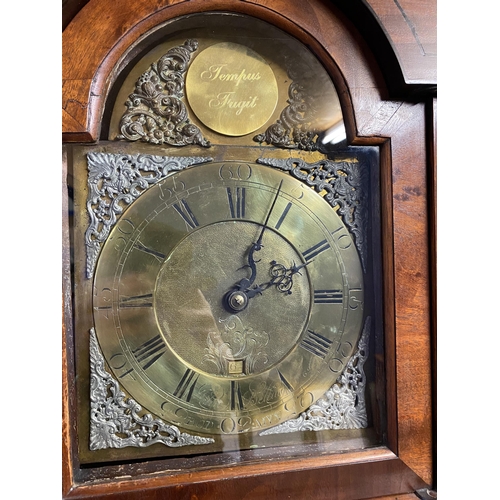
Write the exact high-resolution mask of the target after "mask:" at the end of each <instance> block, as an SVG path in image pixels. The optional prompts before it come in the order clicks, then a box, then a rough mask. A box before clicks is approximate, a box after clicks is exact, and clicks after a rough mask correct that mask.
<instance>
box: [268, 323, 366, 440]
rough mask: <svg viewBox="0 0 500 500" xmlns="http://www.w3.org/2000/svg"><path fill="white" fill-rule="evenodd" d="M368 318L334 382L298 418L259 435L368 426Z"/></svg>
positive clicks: (363, 427)
mask: <svg viewBox="0 0 500 500" xmlns="http://www.w3.org/2000/svg"><path fill="white" fill-rule="evenodd" d="M370 328H371V318H369V317H368V318H366V321H365V325H364V328H363V333H362V335H361V338H360V339H359V343H358V349H357V351H356V353H355V354H354V355H353V357H352V358H351V359H350V360H349V362H348V364H347V366H346V368H345V370H344V372H343V373H342V375H341V376H340V377H339V379H338V380H337V382H335V384H333V386H332V387H331V388H330V389H328V391H326V393H325V395H324V396H323V397H322V398H320V399H318V401H316V402H315V403H314V404H312V405H311V406H310V407H309V408H308V409H307V411H305V412H303V413H301V414H300V416H299V417H297V418H294V419H292V420H288V421H286V422H283V423H282V424H280V425H277V426H276V427H271V428H270V429H267V430H265V431H263V432H261V433H260V435H261V436H263V435H268V434H283V433H287V432H298V431H322V430H327V429H330V430H337V429H365V428H366V427H367V426H368V418H367V415H366V403H365V387H366V376H365V374H364V371H363V366H364V364H365V361H366V360H367V358H368V341H369V338H370Z"/></svg>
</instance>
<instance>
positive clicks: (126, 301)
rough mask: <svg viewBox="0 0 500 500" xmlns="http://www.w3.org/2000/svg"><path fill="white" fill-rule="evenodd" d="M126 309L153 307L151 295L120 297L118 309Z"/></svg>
mask: <svg viewBox="0 0 500 500" xmlns="http://www.w3.org/2000/svg"><path fill="white" fill-rule="evenodd" d="M128 307H153V294H152V293H146V294H145V295H133V296H132V297H125V296H121V297H120V304H119V308H120V309H126V308H128Z"/></svg>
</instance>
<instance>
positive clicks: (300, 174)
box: [257, 158, 368, 270]
mask: <svg viewBox="0 0 500 500" xmlns="http://www.w3.org/2000/svg"><path fill="white" fill-rule="evenodd" d="M257 163H262V164H264V165H269V166H272V167H275V168H279V169H281V170H285V171H287V172H290V174H292V175H293V176H294V177H295V178H297V179H299V180H301V181H302V182H304V183H305V184H307V185H308V186H311V187H312V188H313V189H314V190H315V191H316V192H317V193H320V194H322V196H323V197H324V199H325V200H326V201H327V202H328V203H329V204H330V205H331V206H332V207H333V208H338V210H337V211H338V213H339V214H340V215H341V216H342V221H343V222H344V224H345V225H346V226H347V227H348V228H349V231H350V232H351V234H352V235H353V236H354V242H355V244H356V248H357V249H358V252H359V254H360V258H361V262H362V265H363V270H366V259H367V252H368V249H367V241H366V238H365V235H366V230H367V224H368V209H367V196H368V195H367V193H368V189H367V180H368V171H367V169H365V168H363V167H362V166H361V165H360V164H359V162H357V161H332V160H321V161H318V162H315V163H307V162H305V161H304V160H301V159H298V158H288V159H276V158H260V159H258V160H257Z"/></svg>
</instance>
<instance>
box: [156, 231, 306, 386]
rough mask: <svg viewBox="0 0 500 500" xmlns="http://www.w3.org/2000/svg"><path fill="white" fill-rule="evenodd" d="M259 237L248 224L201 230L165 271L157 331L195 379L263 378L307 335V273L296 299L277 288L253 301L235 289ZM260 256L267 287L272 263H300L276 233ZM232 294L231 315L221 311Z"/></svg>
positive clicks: (174, 254)
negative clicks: (207, 376)
mask: <svg viewBox="0 0 500 500" xmlns="http://www.w3.org/2000/svg"><path fill="white" fill-rule="evenodd" d="M261 229H262V226H261V225H259V224H255V223H252V222H246V221H237V222H236V221H228V222H218V223H215V224H211V225H208V226H205V227H202V228H200V229H199V230H197V231H194V232H192V233H190V234H189V235H188V236H187V237H186V238H184V239H183V240H182V241H181V242H180V243H179V244H178V245H177V246H176V248H174V250H173V251H172V252H171V254H170V255H169V257H168V259H167V260H166V261H165V263H164V264H163V266H162V268H161V269H160V272H159V274H158V278H157V281H156V287H155V291H154V309H155V314H156V318H157V322H158V326H159V328H160V330H161V332H162V334H163V337H164V339H165V341H166V342H167V343H168V344H169V345H170V347H171V348H172V350H173V351H174V352H175V353H176V354H177V356H179V357H180V358H181V359H182V361H183V363H185V364H186V365H187V366H190V367H192V368H193V369H195V370H197V371H200V372H204V373H207V374H210V375H215V376H221V377H225V376H234V375H239V376H245V375H255V374H257V373H262V372H263V371H266V370H269V369H270V368H272V367H273V366H275V365H276V364H277V363H279V362H280V361H281V360H282V359H283V358H284V357H286V356H287V354H288V353H289V351H290V349H291V348H293V346H295V345H296V343H297V341H298V339H299V337H300V336H301V334H302V332H303V330H304V328H305V325H306V322H307V320H308V317H309V311H310V307H311V290H310V285H309V280H308V276H307V273H303V274H302V275H301V276H298V277H297V279H296V280H295V283H294V287H293V293H291V294H283V293H281V292H280V291H279V290H278V289H277V288H276V287H273V288H269V289H267V290H266V291H264V292H263V294H262V295H260V294H257V295H255V296H254V297H253V298H252V299H251V300H249V298H248V294H247V293H245V292H244V291H241V290H235V289H233V288H232V287H233V286H234V283H235V282H237V281H238V280H241V279H242V278H244V277H245V276H247V275H248V273H249V271H248V269H247V268H246V267H247V266H245V262H246V261H245V257H246V253H247V252H248V246H249V242H251V241H253V240H255V238H256V235H258V233H259V231H260V230H261ZM235 234H238V235H239V236H240V237H239V238H237V239H235V238H234V235H235ZM200 249H204V250H203V251H202V252H200ZM258 253H259V259H258V262H256V266H257V279H258V280H262V281H269V279H270V277H269V276H270V267H271V266H270V262H272V260H273V259H280V260H281V261H282V262H287V263H288V262H290V263H291V262H297V261H300V256H299V255H298V253H297V251H296V250H295V249H294V248H293V246H292V245H290V244H289V243H288V242H287V241H286V240H284V239H283V238H282V237H281V236H280V235H279V234H278V233H276V232H274V231H271V230H269V231H267V232H266V241H265V247H264V248H263V249H262V250H261V251H259V252H258ZM228 290H230V292H229V294H228V296H227V298H226V300H227V302H228V304H230V306H231V308H230V310H228V307H225V305H224V303H223V298H224V297H225V295H226V294H227V292H228Z"/></svg>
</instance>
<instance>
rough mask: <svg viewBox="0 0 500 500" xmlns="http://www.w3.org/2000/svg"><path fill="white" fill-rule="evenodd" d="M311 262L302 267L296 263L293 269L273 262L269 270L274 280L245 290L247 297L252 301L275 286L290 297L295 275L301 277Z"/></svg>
mask: <svg viewBox="0 0 500 500" xmlns="http://www.w3.org/2000/svg"><path fill="white" fill-rule="evenodd" d="M311 262H312V261H309V262H306V263H305V264H302V265H300V266H297V265H296V264H295V263H294V264H293V265H292V266H291V267H289V268H286V267H285V266H284V265H283V264H278V263H277V262H276V261H275V260H273V261H272V262H271V269H270V270H269V273H270V274H271V277H272V278H271V279H270V280H269V281H267V282H266V283H262V284H260V285H255V286H254V287H253V288H250V289H247V290H245V293H246V295H247V297H248V298H249V299H251V298H252V297H255V295H257V294H259V295H262V292H263V291H264V290H267V289H268V288H270V287H271V286H273V285H274V286H276V288H277V289H278V291H280V292H282V293H286V294H287V295H290V294H291V293H292V287H293V276H294V275H295V274H299V275H300V274H301V273H300V270H301V269H302V268H303V267H306V266H308V265H309V264H310V263H311Z"/></svg>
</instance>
